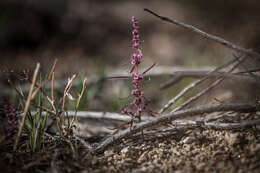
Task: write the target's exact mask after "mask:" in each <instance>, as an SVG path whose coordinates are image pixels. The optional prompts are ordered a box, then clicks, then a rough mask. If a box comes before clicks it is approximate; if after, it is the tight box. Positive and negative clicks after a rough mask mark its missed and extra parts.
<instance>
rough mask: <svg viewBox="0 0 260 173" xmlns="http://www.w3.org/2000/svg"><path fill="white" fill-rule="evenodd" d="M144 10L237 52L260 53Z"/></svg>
mask: <svg viewBox="0 0 260 173" xmlns="http://www.w3.org/2000/svg"><path fill="white" fill-rule="evenodd" d="M144 11H147V12H148V13H150V14H152V15H154V16H156V17H158V18H159V19H161V20H163V21H166V22H169V23H172V24H175V25H178V26H181V27H183V28H185V29H188V30H190V31H193V32H195V33H198V34H199V35H201V36H202V37H204V38H207V39H210V40H213V41H216V42H217V43H220V44H222V45H224V46H226V47H228V48H231V49H233V50H236V51H238V52H242V53H244V54H246V55H248V56H256V57H257V58H260V54H258V53H257V52H254V51H252V50H250V49H245V48H243V47H241V46H238V45H235V44H233V43H231V42H229V41H227V40H225V39H223V38H221V37H217V36H215V35H212V34H208V33H206V32H204V31H202V30H200V29H198V28H196V27H194V26H192V25H188V24H185V23H182V22H179V21H177V20H175V19H170V18H168V17H165V16H160V15H159V14H157V13H155V12H153V11H152V10H149V9H147V8H145V9H144Z"/></svg>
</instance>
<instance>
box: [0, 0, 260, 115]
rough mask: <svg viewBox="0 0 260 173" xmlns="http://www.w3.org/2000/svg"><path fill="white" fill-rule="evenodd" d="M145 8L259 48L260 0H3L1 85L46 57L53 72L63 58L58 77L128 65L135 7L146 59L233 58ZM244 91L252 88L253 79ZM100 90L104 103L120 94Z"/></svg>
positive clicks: (206, 62) (191, 62) (192, 63)
mask: <svg viewBox="0 0 260 173" xmlns="http://www.w3.org/2000/svg"><path fill="white" fill-rule="evenodd" d="M143 8H149V9H151V10H154V11H155V12H158V13H159V14H161V15H164V16H168V17H172V18H175V19H177V20H179V21H181V22H184V23H187V24H191V25H193V26H195V27H198V28H200V29H201V30H204V31H206V32H208V33H211V34H214V35H217V36H220V37H222V38H225V39H226V40H229V41H231V42H233V43H236V44H237V45H240V46H243V47H246V48H252V49H254V50H255V51H258V49H259V47H260V32H259V31H260V1H258V0H250V1H243V0H236V1H235V0H213V1H203V0H196V1H189V0H169V1H167V0H165V1H152V0H151V1H147V0H131V1H130V0H125V1H118V0H110V1H105V0H95V1H91V0H73V1H71V0H55V1H54V0H23V1H20V0H1V1H0V60H1V63H0V69H1V86H3V87H5V86H7V85H8V84H7V82H6V79H5V77H4V73H2V72H3V71H4V70H6V69H8V70H14V71H18V72H19V71H21V70H24V69H27V70H29V71H33V69H34V68H35V65H36V62H40V63H41V71H42V73H45V74H46V73H48V71H49V70H50V68H51V65H52V63H53V60H54V59H55V58H58V64H57V68H56V77H57V78H59V79H64V80H66V79H67V78H68V76H69V75H71V74H73V73H77V74H80V75H81V76H88V77H89V76H92V75H103V74H105V73H109V72H112V71H114V70H122V71H127V70H129V68H130V67H129V66H130V57H131V53H132V49H131V47H130V45H131V29H132V28H131V16H133V15H134V16H136V18H137V19H138V20H139V26H140V37H141V40H144V42H143V44H142V49H143V54H144V62H143V64H142V66H143V67H148V66H150V65H151V64H152V63H153V62H156V63H158V66H181V67H203V66H219V65H221V64H223V63H224V62H226V61H228V60H230V59H231V58H232V54H233V53H234V52H233V51H232V50H230V49H227V48H226V47H224V46H221V45H219V44H216V43H215V42H212V41H210V40H207V39H203V38H202V37H201V36H199V35H197V34H194V33H192V32H190V31H187V30H185V29H183V28H180V27H178V26H175V25H171V24H168V23H164V22H162V21H160V20H158V19H157V18H155V17H153V16H151V15H150V14H148V13H147V12H144V11H143ZM258 63H259V62H257V61H254V60H252V59H251V60H250V62H249V63H248V64H249V66H252V68H253V66H254V68H256V67H255V66H258V67H259V65H258ZM249 68H250V67H249ZM160 80H162V81H157V80H156V79H155V80H154V82H153V81H152V83H154V85H152V87H151V88H150V93H154V92H157V91H158V88H159V85H160V84H161V83H162V82H165V81H166V78H165V79H164V78H161V79H160ZM189 82H191V80H188V81H184V84H187V83H189ZM107 85H108V86H103V85H102V89H104V90H105V91H104V92H106V93H107V94H109V93H110V92H114V94H115V95H118V94H119V93H122V87H121V86H122V85H123V84H122V85H121V84H120V81H116V82H115V81H113V82H108V84H107ZM112 86H113V87H112ZM99 87H100V86H99ZM94 88H95V91H93V93H94V94H92V95H93V98H99V97H101V96H104V95H105V93H104V94H103V92H102V94H101V93H100V92H99V90H97V88H98V87H97V86H95V87H94ZM113 88H115V89H113ZM93 90H94V89H93ZM129 90H130V89H128V90H127V91H126V93H127V92H129ZM178 90H180V87H179V88H178V86H177V89H176V88H175V89H174V91H172V90H171V91H169V92H167V94H166V96H165V98H168V95H170V93H172V92H174V93H175V92H177V91H178ZM240 90H241V89H238V91H240ZM253 90H254V91H256V90H257V87H256V86H253ZM243 91H244V92H245V93H248V92H249V91H252V86H247V89H243ZM158 92H159V91H158ZM125 95H127V94H125ZM148 95H149V91H148ZM158 95H161V94H160V93H159V94H158ZM158 95H157V96H158ZM173 95H174V94H173ZM173 95H172V94H171V95H170V96H169V98H171V97H172V96H173ZM157 96H154V98H156V97H157ZM255 96H256V95H255V93H253V94H252V96H250V97H249V96H248V94H246V96H243V97H247V99H248V98H250V99H254V98H253V97H255ZM118 97H119V96H118ZM163 97H164V96H163ZM93 98H92V102H93V105H92V108H93V109H105V108H106V106H105V105H106V103H107V102H113V104H115V105H117V101H111V99H107V98H102V99H97V100H99V101H97V103H95V99H94V100H93ZM236 99H237V98H236ZM101 100H102V101H101ZM114 102H115V103H114ZM158 102H159V101H158V100H157V101H156V100H155V103H158ZM164 103H165V102H162V103H160V105H159V106H161V105H163V104H164ZM89 104H90V103H89ZM90 105H91V104H90ZM90 105H89V106H90ZM90 107H91V106H90ZM109 109H111V110H114V109H118V107H117V106H114V107H113V106H112V108H109Z"/></svg>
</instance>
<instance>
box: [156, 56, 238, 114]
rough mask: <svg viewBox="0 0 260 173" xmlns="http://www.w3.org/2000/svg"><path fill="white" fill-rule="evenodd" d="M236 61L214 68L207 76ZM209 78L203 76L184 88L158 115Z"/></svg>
mask: <svg viewBox="0 0 260 173" xmlns="http://www.w3.org/2000/svg"><path fill="white" fill-rule="evenodd" d="M236 61H237V59H236V58H235V59H233V60H231V61H229V62H228V63H226V64H224V65H222V66H220V67H217V68H215V69H214V70H212V71H210V72H209V74H211V73H215V72H217V71H218V70H220V69H222V68H225V67H226V66H229V65H231V64H232V63H234V62H236ZM208 78H209V76H205V77H203V78H202V79H199V80H197V81H195V82H193V83H191V84H190V85H188V86H187V87H186V88H184V89H183V90H182V91H181V92H180V93H179V94H177V95H176V96H175V97H174V98H173V99H171V100H170V101H169V102H168V103H167V104H166V105H165V106H164V107H163V108H162V109H161V110H160V111H159V113H163V112H164V111H166V110H167V109H168V108H169V107H171V106H172V105H173V104H174V103H176V101H177V100H179V99H180V98H181V97H182V96H183V95H184V94H186V93H187V92H188V91H190V90H191V89H193V88H194V87H196V86H198V85H199V84H201V83H202V82H204V81H205V80H207V79H208Z"/></svg>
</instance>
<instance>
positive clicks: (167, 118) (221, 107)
mask: <svg viewBox="0 0 260 173" xmlns="http://www.w3.org/2000/svg"><path fill="white" fill-rule="evenodd" d="M257 107H258V105H257V104H241V103H240V104H214V105H208V106H200V107H197V108H191V109H186V110H180V111H177V112H173V113H169V114H164V115H161V116H159V117H157V118H154V119H153V120H151V121H146V122H142V123H138V124H136V125H135V126H133V127H132V128H128V129H126V130H123V131H121V132H119V133H118V134H115V135H112V136H110V137H108V138H107V139H105V140H104V141H103V142H101V143H100V144H99V145H98V147H96V148H95V149H93V150H92V152H94V153H99V152H103V151H104V150H105V149H106V148H107V147H109V146H110V145H112V144H114V143H115V142H117V141H119V140H121V139H123V138H125V137H128V136H130V135H133V134H135V133H137V132H140V131H142V130H144V129H145V128H148V127H152V126H155V125H158V124H160V123H169V122H171V121H173V120H175V119H179V118H185V117H192V116H195V115H199V114H203V113H212V112H221V111H238V112H256V111H257Z"/></svg>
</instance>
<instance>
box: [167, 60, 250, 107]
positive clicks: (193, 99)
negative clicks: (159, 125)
mask: <svg viewBox="0 0 260 173" xmlns="http://www.w3.org/2000/svg"><path fill="white" fill-rule="evenodd" d="M244 60H245V58H244V57H243V58H242V59H241V60H239V59H238V61H239V62H238V63H237V64H236V65H234V66H233V67H232V68H231V69H230V70H228V72H227V73H231V72H232V71H233V70H235V69H236V68H237V67H238V66H239V65H240V64H241V63H242V62H243V61H244ZM224 79H225V77H220V78H219V79H217V80H216V81H215V82H214V83H213V84H211V85H210V86H209V87H207V88H206V89H204V90H202V91H201V92H199V93H198V94H196V95H195V96H193V97H191V98H189V99H188V100H187V101H185V102H184V103H182V104H181V105H180V106H179V107H177V108H175V109H174V110H173V111H171V112H175V111H178V110H181V109H182V108H184V107H185V106H187V105H188V104H190V103H192V102H194V101H195V100H197V99H198V98H199V97H201V96H203V95H204V94H206V93H207V92H208V91H210V90H212V89H213V88H214V87H216V86H217V85H218V84H220V83H221V82H222V81H223V80H224Z"/></svg>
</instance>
